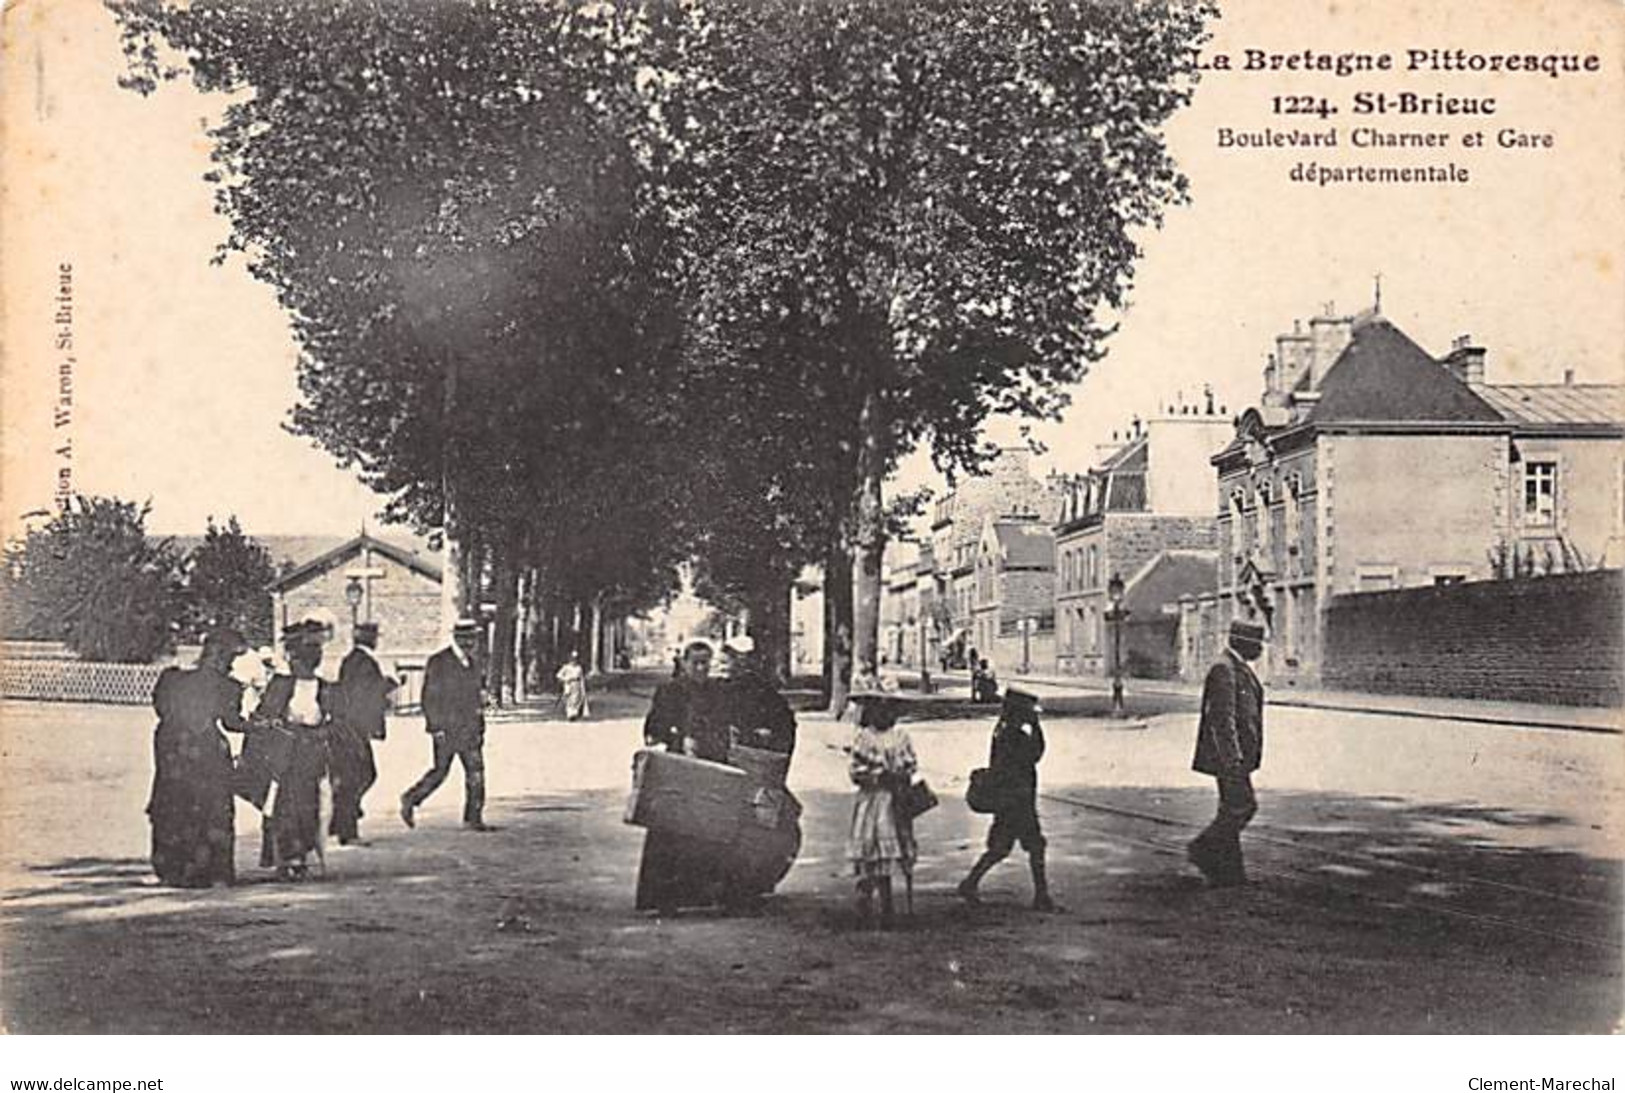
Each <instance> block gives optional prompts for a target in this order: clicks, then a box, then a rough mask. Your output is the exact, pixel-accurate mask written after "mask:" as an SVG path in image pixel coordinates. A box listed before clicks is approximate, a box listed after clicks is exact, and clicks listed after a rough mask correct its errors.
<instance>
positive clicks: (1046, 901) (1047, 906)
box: [1033, 893, 1063, 915]
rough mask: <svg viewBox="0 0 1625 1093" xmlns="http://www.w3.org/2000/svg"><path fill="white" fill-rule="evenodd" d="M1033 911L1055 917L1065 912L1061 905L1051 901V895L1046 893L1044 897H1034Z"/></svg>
mask: <svg viewBox="0 0 1625 1093" xmlns="http://www.w3.org/2000/svg"><path fill="white" fill-rule="evenodd" d="M1033 910H1035V911H1040V912H1042V913H1044V914H1046V915H1053V914H1057V913H1059V912H1060V911H1061V910H1063V908H1062V907H1061V905H1060V904H1058V903H1056V902H1055V901H1054V900H1052V899H1050V898H1049V895H1048V894H1047V893H1046V894H1044V895H1040V896H1034V897H1033Z"/></svg>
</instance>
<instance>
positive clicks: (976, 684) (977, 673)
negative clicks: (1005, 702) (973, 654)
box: [970, 660, 999, 704]
mask: <svg viewBox="0 0 1625 1093" xmlns="http://www.w3.org/2000/svg"><path fill="white" fill-rule="evenodd" d="M970 700H971V701H972V702H976V703H981V704H987V703H993V702H997V701H998V700H999V678H998V676H996V675H994V674H993V667H992V665H990V664H988V662H987V661H986V660H973V661H972V662H971V673H970Z"/></svg>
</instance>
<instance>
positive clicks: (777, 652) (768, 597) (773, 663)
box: [747, 577, 790, 685]
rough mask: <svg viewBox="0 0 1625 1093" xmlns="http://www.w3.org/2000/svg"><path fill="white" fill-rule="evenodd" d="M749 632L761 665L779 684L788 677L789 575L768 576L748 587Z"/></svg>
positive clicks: (784, 681) (786, 680)
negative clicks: (757, 584) (749, 595)
mask: <svg viewBox="0 0 1625 1093" xmlns="http://www.w3.org/2000/svg"><path fill="white" fill-rule="evenodd" d="M747 610H748V612H749V613H750V632H751V636H752V637H753V638H754V639H755V640H756V655H757V657H758V658H759V659H760V660H761V664H762V667H763V668H764V669H765V670H766V671H767V672H769V673H770V674H771V675H772V676H773V678H774V679H776V680H777V681H778V682H779V683H780V684H781V685H782V684H784V683H786V682H788V681H789V679H790V578H789V577H782V578H781V577H773V578H769V579H768V580H767V581H766V582H765V583H764V584H763V585H762V587H761V588H759V589H752V590H751V597H750V602H749V605H748V607H747Z"/></svg>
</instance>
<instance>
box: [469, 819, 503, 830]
mask: <svg viewBox="0 0 1625 1093" xmlns="http://www.w3.org/2000/svg"><path fill="white" fill-rule="evenodd" d="M463 826H464V827H465V828H467V829H468V830H470V831H495V830H496V828H494V827H492V826H491V825H490V824H488V823H486V822H485V821H484V820H464V821H463Z"/></svg>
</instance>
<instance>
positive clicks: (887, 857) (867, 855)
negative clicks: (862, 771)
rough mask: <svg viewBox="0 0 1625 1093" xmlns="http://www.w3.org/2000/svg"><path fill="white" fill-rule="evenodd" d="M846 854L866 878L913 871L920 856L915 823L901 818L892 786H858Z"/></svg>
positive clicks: (857, 871) (858, 872)
mask: <svg viewBox="0 0 1625 1093" xmlns="http://www.w3.org/2000/svg"><path fill="white" fill-rule="evenodd" d="M846 856H847V859H848V860H850V861H851V862H852V872H853V873H854V874H855V875H856V876H859V877H862V878H865V879H868V878H873V877H899V876H902V877H906V876H911V875H912V874H913V872H914V860H915V858H916V857H917V856H918V851H917V848H916V846H915V843H914V826H913V825H912V824H910V823H909V822H908V821H907V820H900V819H898V818H897V811H896V809H894V808H893V807H892V795H891V790H889V789H880V788H877V787H865V788H863V789H859V790H858V799H857V801H856V802H854V803H853V805H852V827H851V829H850V831H849V832H848V834H847V839H846Z"/></svg>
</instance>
